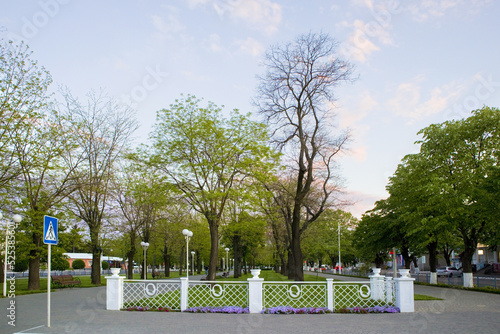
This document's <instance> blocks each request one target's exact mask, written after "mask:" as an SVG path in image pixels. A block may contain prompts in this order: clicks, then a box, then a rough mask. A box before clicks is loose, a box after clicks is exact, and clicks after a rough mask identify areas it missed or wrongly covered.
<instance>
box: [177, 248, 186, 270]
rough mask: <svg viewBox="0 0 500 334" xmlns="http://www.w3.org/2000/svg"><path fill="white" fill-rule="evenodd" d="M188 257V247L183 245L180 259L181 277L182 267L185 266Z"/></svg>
mask: <svg viewBox="0 0 500 334" xmlns="http://www.w3.org/2000/svg"><path fill="white" fill-rule="evenodd" d="M185 257H186V246H185V245H182V247H181V255H180V257H179V276H182V267H183V266H184V258H185Z"/></svg>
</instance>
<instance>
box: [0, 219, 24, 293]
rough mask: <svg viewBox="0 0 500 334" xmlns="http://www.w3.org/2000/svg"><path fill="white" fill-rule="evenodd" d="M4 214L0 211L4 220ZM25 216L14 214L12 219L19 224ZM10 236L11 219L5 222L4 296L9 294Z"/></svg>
mask: <svg viewBox="0 0 500 334" xmlns="http://www.w3.org/2000/svg"><path fill="white" fill-rule="evenodd" d="M2 218H3V215H2V213H1V212H0V220H2ZM22 219H23V218H22V217H21V216H20V215H14V216H12V220H13V221H14V223H16V224H18V223H20V222H21V220H22ZM8 236H9V221H7V222H6V224H5V258H4V261H3V266H4V267H3V296H4V297H6V296H7V253H8V252H9V243H8Z"/></svg>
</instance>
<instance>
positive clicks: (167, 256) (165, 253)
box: [163, 242, 170, 277]
mask: <svg viewBox="0 0 500 334" xmlns="http://www.w3.org/2000/svg"><path fill="white" fill-rule="evenodd" d="M163 263H165V277H170V254H169V253H168V247H167V242H165V246H163Z"/></svg>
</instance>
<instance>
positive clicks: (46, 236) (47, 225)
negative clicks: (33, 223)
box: [43, 216, 58, 328]
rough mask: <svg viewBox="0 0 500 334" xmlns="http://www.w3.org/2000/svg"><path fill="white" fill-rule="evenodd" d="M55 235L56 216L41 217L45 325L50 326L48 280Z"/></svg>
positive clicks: (56, 234)
mask: <svg viewBox="0 0 500 334" xmlns="http://www.w3.org/2000/svg"><path fill="white" fill-rule="evenodd" d="M57 236H58V228H57V218H54V217H49V216H44V217H43V242H44V243H45V244H47V246H48V247H47V253H48V256H47V257H48V260H47V327H49V328H50V283H51V282H50V281H51V276H50V272H51V270H50V269H51V268H50V267H51V266H50V265H51V262H52V254H51V246H52V245H57Z"/></svg>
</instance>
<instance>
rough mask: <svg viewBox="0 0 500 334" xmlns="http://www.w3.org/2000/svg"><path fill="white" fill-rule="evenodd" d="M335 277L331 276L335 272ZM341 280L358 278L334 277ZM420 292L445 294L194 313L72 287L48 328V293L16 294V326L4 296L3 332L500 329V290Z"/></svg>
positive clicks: (55, 306) (59, 294) (421, 289)
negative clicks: (115, 304)
mask: <svg viewBox="0 0 500 334" xmlns="http://www.w3.org/2000/svg"><path fill="white" fill-rule="evenodd" d="M329 276H330V277H332V276H331V275H329ZM333 277H334V278H336V279H344V280H357V281H359V280H362V279H358V278H356V279H352V278H348V277H342V276H333ZM415 293H418V294H425V295H431V296H436V297H439V298H443V300H442V301H417V302H415V309H416V312H415V313H401V314H362V315H360V314H325V315H270V314H242V315H235V314H191V313H179V312H171V313H159V312H125V311H106V309H105V303H106V290H105V287H99V288H66V289H62V290H58V291H56V292H53V293H52V294H51V297H52V317H51V324H52V326H51V328H47V327H46V324H47V313H46V307H47V306H46V300H47V295H46V294H34V295H25V296H18V297H16V298H15V302H16V303H15V306H16V314H15V315H16V327H12V326H10V325H8V323H7V322H8V321H9V319H8V318H7V314H8V313H7V312H8V310H7V307H9V305H10V304H9V302H10V300H9V299H7V298H3V299H0V309H1V311H0V314H1V317H0V333H2V334H4V333H5V334H7V333H85V334H91V333H107V334H112V333H120V334H123V333H148V334H154V333H182V334H188V333H214V334H223V333H256V334H257V333H258V334H267V333H287V334H295V333H301V334H302V333H337V332H341V333H499V332H500V330H499V328H500V295H498V294H489V293H481V292H472V291H461V290H454V289H445V288H437V287H428V286H420V285H416V286H415Z"/></svg>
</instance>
